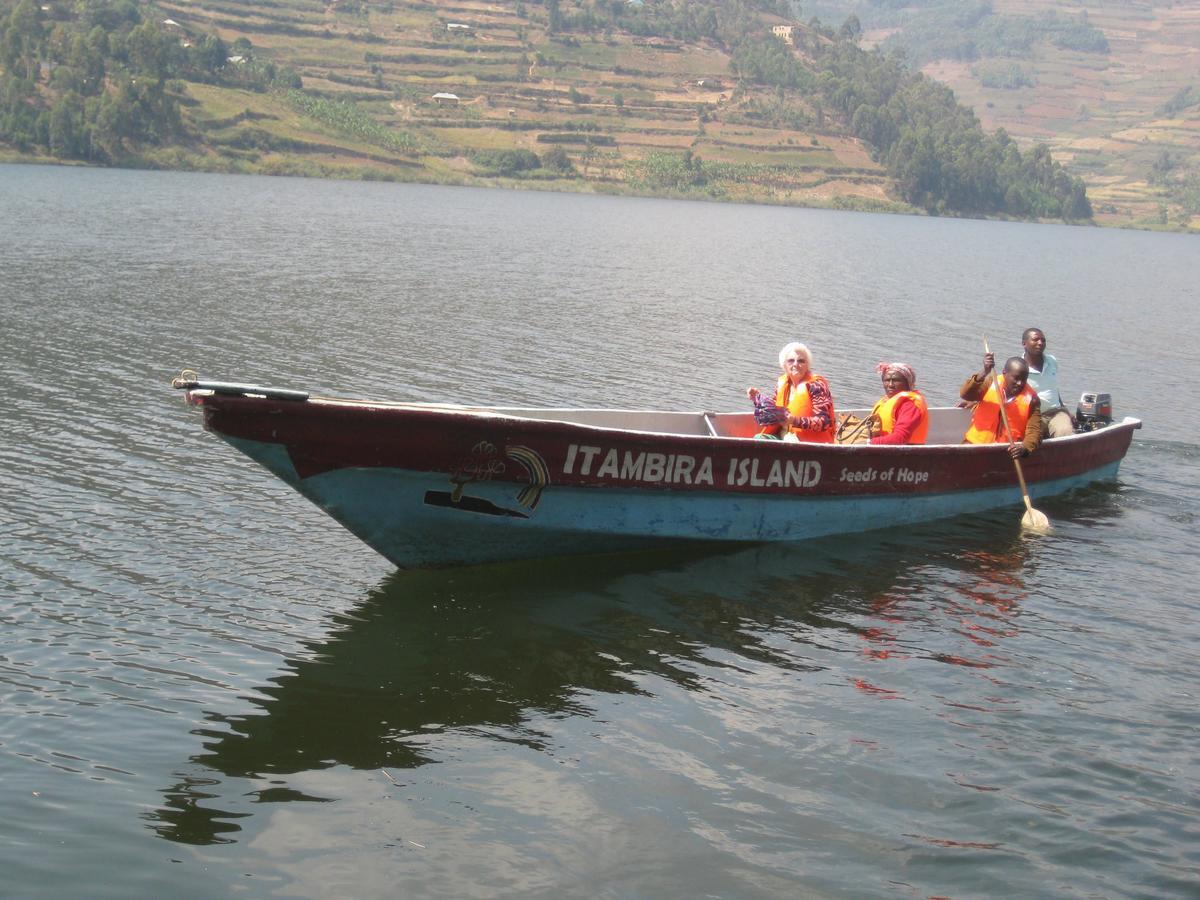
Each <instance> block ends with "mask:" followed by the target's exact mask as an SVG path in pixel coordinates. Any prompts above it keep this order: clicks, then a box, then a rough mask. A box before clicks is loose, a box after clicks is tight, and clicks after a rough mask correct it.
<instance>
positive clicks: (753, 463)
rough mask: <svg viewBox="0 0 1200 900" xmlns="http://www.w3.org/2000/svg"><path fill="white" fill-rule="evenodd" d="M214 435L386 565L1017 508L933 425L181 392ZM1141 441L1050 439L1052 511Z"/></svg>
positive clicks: (1123, 429) (853, 527)
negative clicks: (845, 425)
mask: <svg viewBox="0 0 1200 900" xmlns="http://www.w3.org/2000/svg"><path fill="white" fill-rule="evenodd" d="M175 383H176V386H177V387H180V388H183V389H186V390H187V399H188V401H189V402H190V403H192V404H195V405H198V406H201V407H203V410H204V422H205V427H207V428H208V429H209V430H211V431H213V432H215V433H217V434H218V435H220V436H221V437H222V438H223V439H225V440H226V441H228V442H229V443H230V444H232V445H233V446H234V447H236V448H237V449H239V450H241V451H242V452H244V453H245V454H247V455H248V456H250V457H251V458H253V459H255V460H256V461H258V462H259V463H261V464H262V465H264V466H265V467H266V468H268V469H269V470H270V471H272V472H273V473H274V474H276V475H277V476H279V477H280V478H282V479H283V480H284V481H285V482H287V483H288V484H289V485H291V486H292V487H294V488H295V489H296V490H298V491H299V492H300V493H302V494H303V495H304V496H306V497H308V498H309V499H310V500H312V501H313V502H314V503H316V504H317V505H318V506H320V507H321V508H322V509H324V510H325V511H326V512H327V513H329V515H331V516H332V517H333V518H334V519H336V520H337V521H338V522H340V523H341V524H342V525H344V526H345V527H346V528H348V529H349V530H350V531H351V532H353V533H354V534H355V535H357V536H358V537H359V538H361V539H362V540H363V541H365V542H366V543H367V544H369V545H370V546H371V547H374V548H375V549H376V550H378V551H379V552H380V553H381V554H383V555H384V556H385V557H387V558H388V559H389V560H391V561H392V562H394V563H396V564H397V565H399V566H404V567H409V566H412V567H422V566H431V567H437V566H453V565H464V564H472V563H480V562H492V561H496V560H507V559H527V558H542V557H546V556H552V555H563V554H580V553H597V552H611V551H619V550H627V549H635V548H637V547H639V546H644V545H645V544H646V542H647V541H648V540H654V541H658V542H661V541H664V540H684V541H708V542H716V541H738V542H767V541H787V542H792V541H800V540H809V539H811V538H814V537H820V536H824V535H830V534H845V533H851V532H858V531H865V530H869V529H874V528H884V527H889V526H893V525H902V524H911V523H914V522H921V521H927V520H931V519H938V518H946V517H950V516H955V515H960V514H962V513H967V512H976V511H980V510H984V509H989V508H994V507H1000V506H1008V505H1013V504H1015V503H1018V502H1020V493H1019V492H1018V489H1017V479H1016V475H1015V473H1014V469H1013V466H1012V463H1011V461H1010V459H1009V458H1008V456H1007V454H1006V452H1005V448H1004V447H1003V446H1000V445H986V446H984V445H964V444H962V443H960V440H961V437H962V434H963V432H964V430H965V427H966V424H967V415H968V414H967V412H966V411H965V410H961V409H934V410H931V411H930V416H931V426H930V434H929V441H930V443H929V444H927V445H923V446H871V445H866V444H860V445H834V444H794V443H782V442H778V441H754V440H751V439H750V438H751V437H752V436H753V434H754V431H755V425H754V420H753V417H752V416H750V415H749V414H742V413H729V414H709V413H671V412H650V411H614V410H607V411H606V410H564V409H499V408H482V407H459V406H434V405H429V404H395V403H392V404H388V403H367V402H360V401H349V400H332V399H322V398H310V397H309V396H308V395H307V394H305V393H303V392H299V391H286V390H273V389H267V388H261V387H254V386H251V385H234V384H225V383H220V382H202V381H199V380H197V379H196V378H195V376H194V373H188V375H187V376H181V378H180V379H176V382H175ZM1139 427H1140V423H1139V422H1138V421H1137V420H1136V419H1125V420H1124V422H1121V423H1117V424H1113V425H1110V426H1108V427H1107V428H1102V429H1100V430H1097V431H1092V432H1088V433H1085V434H1078V435H1073V436H1071V437H1066V438H1060V439H1056V440H1054V441H1049V442H1047V443H1046V444H1045V445H1043V447H1042V449H1041V450H1040V451H1039V452H1038V453H1036V454H1035V455H1034V456H1032V457H1030V458H1029V459H1028V460H1027V461H1026V463H1025V477H1026V480H1027V481H1028V484H1029V489H1030V493H1031V494H1032V495H1033V496H1034V497H1035V498H1037V497H1045V496H1049V495H1053V494H1058V493H1063V492H1065V491H1068V490H1070V489H1073V488H1076V487H1080V486H1082V485H1085V484H1088V483H1090V482H1093V481H1096V480H1098V479H1106V478H1112V477H1115V475H1116V473H1117V469H1118V467H1119V466H1120V463H1121V460H1122V459H1123V458H1124V456H1125V453H1126V451H1127V450H1128V448H1129V444H1130V441H1131V440H1132V436H1133V431H1134V429H1136V428H1139Z"/></svg>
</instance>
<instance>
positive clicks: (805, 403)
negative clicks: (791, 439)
mask: <svg viewBox="0 0 1200 900" xmlns="http://www.w3.org/2000/svg"><path fill="white" fill-rule="evenodd" d="M811 381H819V382H821V384H823V385H824V386H825V390H826V392H828V393H829V397H830V401H831V402H832V400H833V392H832V391H830V390H829V382H828V381H826V380H825V378H824V376H822V375H813V374H809V375H808V376H807V377H806V378H805V379H804V380H803V381H802V382H800V384H799V385H797V387H796V390H792V381H791V379H790V378H788V377H787V376H786V375H781V376H780V377H779V383H778V385H777V386H776V388H775V405H776V406H779V407H782V408H784V409H786V410H787V411H788V412H789V413H791V414H792V417H793V418H800V417H802V416H811V415H812V414H813V404H812V397H810V396H809V394H808V384H809V382H811ZM779 427H780V426H778V425H774V426H772V425H768V426H767V427H766V428H764V429H763V432H764V433H767V434H774V433H775V432H776V431H778V430H779ZM836 431H837V416H835V415H830V422H829V427H828V428H827V429H825V430H824V431H805V430H804V429H802V428H792V429H791V432H792V434H794V435H795V436H796V439H797V440H800V441H807V442H808V443H812V444H832V443H833V437H834V434H835V433H836Z"/></svg>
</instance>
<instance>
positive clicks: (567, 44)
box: [159, 0, 908, 209]
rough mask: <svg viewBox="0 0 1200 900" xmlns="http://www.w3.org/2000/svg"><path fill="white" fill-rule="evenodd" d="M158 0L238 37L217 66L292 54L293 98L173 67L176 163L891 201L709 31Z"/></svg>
mask: <svg viewBox="0 0 1200 900" xmlns="http://www.w3.org/2000/svg"><path fill="white" fill-rule="evenodd" d="M159 6H160V7H161V8H162V9H163V10H164V11H165V13H166V15H167V16H168V17H169V18H170V19H171V21H172V22H174V23H178V24H177V25H172V26H170V27H173V28H178V29H179V31H180V38H181V40H182V41H187V40H194V39H199V38H200V37H202V36H203V35H205V34H217V35H219V36H220V37H221V38H222V39H223V40H224V41H225V42H226V43H227V44H228V45H229V46H231V47H234V46H235V42H238V41H239V39H242V40H241V44H240V46H241V47H242V48H243V49H244V50H245V41H248V42H249V45H250V47H249V49H248V50H245V52H244V53H239V54H238V56H237V57H235V61H234V62H232V63H231V64H232V65H240V64H246V62H247V60H249V59H253V60H256V61H258V62H259V63H261V62H262V61H264V60H266V61H269V62H270V63H271V64H273V65H275V66H278V67H281V68H284V67H287V68H291V69H294V70H295V71H296V72H297V73H298V74H299V76H300V78H301V80H302V82H303V89H304V90H303V93H304V95H305V96H306V97H307V99H302V98H301V97H300V96H298V92H293V93H292V94H290V95H287V94H280V93H278V92H276V93H256V92H253V91H248V90H240V89H235V88H230V87H221V86H217V85H211V84H194V83H189V84H188V85H187V91H188V94H189V97H190V105H189V106H188V107H187V110H186V115H187V117H188V119H189V122H190V123H191V125H192V126H193V128H194V129H195V132H196V133H197V134H198V135H199V136H200V137H201V138H202V139H201V140H200V141H198V142H196V143H195V144H194V145H193V146H191V147H190V148H188V149H187V151H186V153H187V154H189V155H190V159H188V160H187V162H186V164H187V165H190V166H193V167H201V168H210V169H214V170H241V171H257V172H289V173H300V174H313V175H324V176H340V177H372V178H389V179H400V180H419V181H437V182H444V183H458V184H502V185H505V186H523V185H527V186H533V187H546V188H552V189H556V190H582V191H608V192H621V193H627V192H637V193H654V194H678V195H686V196H711V197H715V198H720V199H733V200H753V201H758V202H777V203H798V204H809V205H836V206H850V207H857V208H872V209H907V208H908V207H907V206H906V205H905V204H903V203H900V202H898V201H896V200H895V199H894V193H893V190H892V186H891V184H890V180H889V179H888V178H887V176H886V174H885V172H884V170H883V168H882V167H881V166H880V165H878V164H877V163H875V162H874V161H872V159H871V157H870V154H869V152H868V149H867V148H866V147H864V146H863V145H862V143H861V142H859V141H857V140H855V139H853V138H852V137H849V136H848V135H847V133H846V132H845V131H844V130H842V128H841V127H840V125H839V124H838V122H837V121H836V120H835V119H833V117H824V116H822V115H821V113H820V112H819V111H817V110H814V109H811V108H805V107H804V105H803V101H798V100H796V99H795V98H789V99H788V101H787V102H786V103H785V102H783V101H782V100H781V99H780V97H779V96H778V95H777V94H776V92H775V91H774V90H772V89H765V88H764V89H762V90H761V91H755V90H754V89H746V88H741V89H735V85H736V81H735V79H734V78H732V77H731V76H730V71H729V58H728V56H727V55H726V54H725V53H724V52H723V51H722V50H721V49H719V48H718V47H716V46H712V45H684V44H680V43H676V42H673V41H669V40H663V39H656V38H639V37H636V36H632V35H629V34H624V33H620V32H611V31H610V32H608V33H596V34H595V35H594V36H585V35H579V34H566V35H561V36H560V35H552V34H550V33H549V32H548V28H547V25H548V23H547V20H546V8H545V7H544V6H541V5H534V4H532V3H531V4H524V3H520V2H516V0H512V2H508V0H502V2H490V3H485V2H478V3H476V2H461V0H460V2H445V3H432V2H419V0H418V2H387V3H366V2H334V3H330V4H324V3H317V2H311V0H287V2H282V0H276V2H266V3H262V2H255V3H250V2H241V0H203V2H190V0H169V2H165V3H160V4H159ZM816 122H820V123H821V124H820V126H817V125H816V124H815V123H816ZM551 151H554V153H553V155H552V156H549V160H550V161H552V164H549V165H532V164H531V165H530V166H528V167H520V166H518V167H516V168H514V167H512V166H507V167H506V166H505V165H499V166H498V165H497V163H496V161H497V160H509V161H511V160H515V159H518V158H519V159H524V160H529V159H530V158H531V156H530V155H532V157H536V158H537V160H538V161H539V162H540V161H541V160H545V159H548V154H550V152H551ZM184 152H185V151H181V150H178V149H172V150H169V151H163V154H162V155H163V160H162V161H163V162H164V163H168V164H169V163H170V162H171V158H172V157H173V158H174V159H176V161H178V162H181V163H182V162H183V159H182V156H181V154H183V153H184ZM505 152H508V153H509V155H508V156H504V155H503V154H505ZM512 154H525V155H523V156H519V157H518V156H514V155H512ZM681 166H682V168H681ZM668 170H669V171H668ZM663 173H667V174H663ZM693 176H694V177H693Z"/></svg>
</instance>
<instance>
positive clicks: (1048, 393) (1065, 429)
mask: <svg viewBox="0 0 1200 900" xmlns="http://www.w3.org/2000/svg"><path fill="white" fill-rule="evenodd" d="M1021 346H1022V347H1023V348H1024V349H1025V353H1024V356H1023V358H1024V360H1025V363H1026V364H1027V365H1028V366H1029V386H1030V387H1031V388H1033V389H1034V390H1035V391H1037V395H1038V399H1040V400H1041V401H1042V437H1043V438H1047V437H1066V436H1067V435H1071V434H1074V433H1075V420H1074V419H1072V418H1071V414H1070V413H1069V412H1067V408H1066V406H1065V405H1064V404H1063V400H1062V394H1061V393H1060V392H1059V390H1058V360H1057V359H1055V358H1054V357H1053V356H1051V355H1050V354H1049V353H1047V352H1046V335H1045V333H1044V332H1043V331H1042V329H1040V328H1026V329H1025V333H1024V334H1022V335H1021Z"/></svg>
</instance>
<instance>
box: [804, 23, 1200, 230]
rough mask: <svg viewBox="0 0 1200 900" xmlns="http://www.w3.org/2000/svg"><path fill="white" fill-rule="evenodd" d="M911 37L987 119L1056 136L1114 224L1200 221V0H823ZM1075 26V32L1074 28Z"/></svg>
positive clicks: (917, 55)
mask: <svg viewBox="0 0 1200 900" xmlns="http://www.w3.org/2000/svg"><path fill="white" fill-rule="evenodd" d="M805 10H806V13H807V14H816V15H818V16H822V17H827V18H829V20H830V21H835V22H841V21H843V20H844V19H845V18H846V17H847V16H850V15H854V16H856V17H857V18H858V19H859V21H860V24H861V26H862V28H863V29H864V34H863V44H864V46H881V47H882V48H887V49H892V48H896V49H901V50H903V51H904V52H905V53H906V55H907V57H908V59H909V60H910V62H911V63H912V64H913V65H916V66H918V67H919V68H920V69H921V71H923V72H924V73H925V74H927V75H929V76H930V77H932V78H935V79H937V80H939V81H941V82H944V83H945V84H947V85H949V86H950V87H951V88H952V89H953V90H954V92H955V94H956V95H957V96H958V98H959V100H960V101H961V102H963V103H965V104H967V105H969V106H971V107H972V108H973V109H974V110H975V112H976V113H977V114H978V115H979V117H980V119H981V120H982V122H983V124H984V125H985V127H987V128H989V129H995V128H1004V129H1005V130H1006V131H1007V132H1008V133H1009V134H1011V135H1012V136H1013V137H1014V138H1015V139H1016V140H1017V141H1018V142H1019V143H1020V144H1022V145H1023V146H1026V147H1028V146H1032V145H1033V144H1034V143H1035V142H1042V143H1045V144H1047V145H1048V146H1049V147H1050V148H1051V149H1052V151H1053V153H1054V157H1055V159H1058V160H1060V161H1061V162H1063V164H1064V165H1065V166H1066V167H1067V169H1068V170H1069V171H1070V172H1071V173H1072V174H1074V175H1078V176H1081V177H1082V178H1083V179H1084V181H1085V182H1086V183H1087V186H1088V195H1089V196H1090V198H1091V200H1092V205H1093V208H1094V209H1095V213H1096V220H1097V221H1098V222H1100V223H1102V224H1115V225H1134V226H1147V225H1150V226H1158V225H1164V224H1169V225H1173V226H1187V225H1190V226H1191V227H1193V228H1196V227H1200V2H1196V0H1139V2H1131V0H1088V2H1086V3H1084V2H1079V0H1073V2H1068V3H1062V2H1051V0H991V2H989V3H969V2H968V3H963V2H960V0H905V2H904V3H903V4H900V3H895V4H892V3H887V2H878V0H849V2H847V0H818V2H814V3H806V4H805ZM1068 28H1069V29H1070V31H1069V32H1068V31H1067V29H1068Z"/></svg>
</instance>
